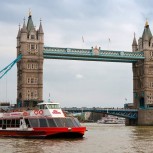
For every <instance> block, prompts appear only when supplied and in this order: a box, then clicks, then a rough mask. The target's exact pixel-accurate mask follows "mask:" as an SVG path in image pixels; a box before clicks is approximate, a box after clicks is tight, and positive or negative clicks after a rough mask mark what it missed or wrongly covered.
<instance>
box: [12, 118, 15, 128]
mask: <svg viewBox="0 0 153 153" xmlns="http://www.w3.org/2000/svg"><path fill="white" fill-rule="evenodd" d="M11 127H15V119H12V121H11Z"/></svg>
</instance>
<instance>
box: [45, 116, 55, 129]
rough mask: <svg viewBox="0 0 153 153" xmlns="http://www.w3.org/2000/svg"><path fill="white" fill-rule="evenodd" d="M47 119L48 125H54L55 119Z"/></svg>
mask: <svg viewBox="0 0 153 153" xmlns="http://www.w3.org/2000/svg"><path fill="white" fill-rule="evenodd" d="M47 121H48V125H49V127H56V124H55V121H54V120H53V119H52V118H50V119H47Z"/></svg>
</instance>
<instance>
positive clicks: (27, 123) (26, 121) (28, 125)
mask: <svg viewBox="0 0 153 153" xmlns="http://www.w3.org/2000/svg"><path fill="white" fill-rule="evenodd" d="M25 123H26V125H27V127H30V123H29V120H28V119H27V118H26V119H25Z"/></svg>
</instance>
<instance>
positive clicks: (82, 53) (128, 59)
mask: <svg viewBox="0 0 153 153" xmlns="http://www.w3.org/2000/svg"><path fill="white" fill-rule="evenodd" d="M43 54H44V58H46V59H66V60H85V61H107V62H124V63H134V62H137V61H138V60H143V59H144V58H145V57H144V53H143V52H140V51H137V52H127V51H112V50H101V49H100V48H91V49H76V48H58V47H44V51H43Z"/></svg>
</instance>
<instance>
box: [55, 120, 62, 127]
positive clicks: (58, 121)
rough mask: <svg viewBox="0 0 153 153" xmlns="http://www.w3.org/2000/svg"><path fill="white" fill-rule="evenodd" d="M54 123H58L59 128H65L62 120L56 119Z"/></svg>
mask: <svg viewBox="0 0 153 153" xmlns="http://www.w3.org/2000/svg"><path fill="white" fill-rule="evenodd" d="M54 121H55V122H56V124H57V126H58V127H63V126H64V124H63V122H62V121H61V119H60V118H54Z"/></svg>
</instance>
